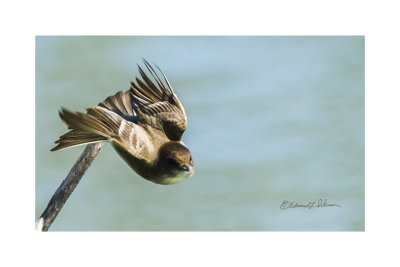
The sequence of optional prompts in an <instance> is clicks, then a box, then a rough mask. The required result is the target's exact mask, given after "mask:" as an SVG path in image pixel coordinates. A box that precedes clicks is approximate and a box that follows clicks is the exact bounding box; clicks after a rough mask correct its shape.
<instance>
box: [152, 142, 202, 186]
mask: <svg viewBox="0 0 400 267" xmlns="http://www.w3.org/2000/svg"><path fill="white" fill-rule="evenodd" d="M157 165H158V166H157V167H158V168H159V170H161V171H162V172H163V173H164V174H163V175H162V176H161V177H162V179H161V180H160V181H159V183H160V184H175V183H178V182H181V181H183V180H185V179H186V178H188V177H190V176H192V175H193V173H194V162H193V160H192V156H191V154H190V151H189V149H187V147H185V145H183V144H182V143H181V142H175V141H171V142H168V143H166V144H164V145H163V146H162V147H161V148H160V150H159V158H158V164H157Z"/></svg>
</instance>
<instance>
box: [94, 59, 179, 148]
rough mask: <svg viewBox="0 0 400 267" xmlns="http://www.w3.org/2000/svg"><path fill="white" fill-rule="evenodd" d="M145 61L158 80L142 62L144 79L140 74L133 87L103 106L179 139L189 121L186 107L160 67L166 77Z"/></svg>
mask: <svg viewBox="0 0 400 267" xmlns="http://www.w3.org/2000/svg"><path fill="white" fill-rule="evenodd" d="M144 64H145V66H146V68H147V70H148V71H149V72H150V74H151V76H152V77H153V80H154V81H153V80H152V79H150V78H149V76H148V75H147V74H146V73H145V72H144V71H143V70H142V68H140V66H138V67H139V72H140V75H141V77H142V79H143V80H141V79H139V78H136V82H133V81H132V82H131V88H130V90H128V91H126V92H121V91H120V92H118V93H117V94H115V95H113V96H109V97H107V99H106V100H104V101H103V102H101V103H100V104H99V106H100V107H103V108H106V109H108V110H111V111H113V112H115V113H117V114H118V115H120V116H121V117H123V118H124V119H126V120H128V121H131V122H134V123H136V124H139V125H144V124H147V125H150V126H151V127H152V128H155V129H158V130H161V131H163V132H164V133H165V135H166V136H167V137H168V139H170V140H172V141H179V140H180V139H181V137H182V134H183V132H184V131H185V130H186V125H187V120H186V114H185V109H184V108H183V106H182V104H181V102H180V101H179V99H178V97H177V96H176V94H175V93H174V91H173V90H172V88H171V85H170V83H169V82H168V80H167V77H165V74H164V73H163V72H162V71H161V70H160V68H158V67H157V68H158V70H159V72H160V73H161V74H162V77H163V80H164V81H163V80H161V78H160V77H159V76H158V74H157V72H156V71H155V70H154V68H153V67H152V66H151V65H150V64H149V63H148V62H147V61H146V60H144Z"/></svg>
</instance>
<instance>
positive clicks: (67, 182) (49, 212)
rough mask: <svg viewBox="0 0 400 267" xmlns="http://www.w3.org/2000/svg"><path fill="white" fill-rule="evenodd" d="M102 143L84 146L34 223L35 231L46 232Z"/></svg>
mask: <svg viewBox="0 0 400 267" xmlns="http://www.w3.org/2000/svg"><path fill="white" fill-rule="evenodd" d="M103 144H104V142H98V143H94V144H89V145H87V146H86V148H85V150H84V151H83V153H82V154H81V156H80V157H79V159H78V160H77V161H76V162H75V164H74V166H73V167H72V169H71V170H70V171H69V173H68V175H67V177H66V178H65V179H64V181H63V182H62V183H61V185H60V186H59V187H58V188H57V190H56V192H55V193H54V195H53V197H52V198H51V199H50V202H49V204H48V205H47V208H46V209H45V210H44V212H43V213H42V215H41V216H40V218H39V219H38V220H37V221H36V231H40V232H43V231H47V230H48V229H49V227H50V226H51V224H52V223H53V221H54V219H55V218H56V217H57V215H58V213H59V212H60V211H61V209H62V207H63V206H64V204H65V202H66V201H67V199H68V198H69V196H70V195H71V194H72V192H73V191H74V189H75V187H76V186H77V185H78V183H79V181H80V180H81V178H82V176H83V174H84V173H85V172H86V170H87V169H88V168H89V167H90V164H92V162H93V160H94V158H95V157H96V156H97V154H98V153H99V152H100V150H101V148H102V146H103Z"/></svg>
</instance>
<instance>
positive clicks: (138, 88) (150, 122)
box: [51, 60, 194, 184]
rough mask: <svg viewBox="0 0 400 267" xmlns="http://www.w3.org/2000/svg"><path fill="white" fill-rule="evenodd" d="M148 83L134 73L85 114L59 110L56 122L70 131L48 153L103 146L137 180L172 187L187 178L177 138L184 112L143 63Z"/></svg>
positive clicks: (189, 164) (188, 167)
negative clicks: (128, 84)
mask: <svg viewBox="0 0 400 267" xmlns="http://www.w3.org/2000/svg"><path fill="white" fill-rule="evenodd" d="M144 64H145V66H146V68H147V70H148V71H149V72H150V74H151V76H152V77H153V80H154V81H153V80H152V79H150V78H149V76H147V74H146V73H145V72H144V71H143V70H142V69H141V68H140V67H139V72H140V75H141V77H142V79H143V80H141V79H139V78H136V83H135V82H131V88H130V90H128V91H126V92H122V91H120V92H118V93H116V94H115V95H113V96H109V97H107V98H106V100H104V101H103V102H101V103H100V104H99V105H98V106H96V107H93V108H87V109H86V113H81V112H71V111H69V110H67V109H65V108H62V109H61V111H60V118H61V119H62V120H63V121H64V122H65V123H66V124H67V125H68V128H69V129H71V131H69V132H67V133H66V134H64V135H62V136H60V138H59V140H57V141H56V142H55V143H56V144H57V146H56V147H54V148H53V149H52V150H51V151H56V150H61V149H64V148H69V147H73V146H77V145H83V144H88V143H94V142H99V141H104V140H109V141H110V142H111V144H112V146H113V147H114V149H115V150H116V151H117V152H118V154H119V155H120V156H121V157H122V158H123V159H124V160H125V162H126V163H127V164H128V165H129V166H130V167H131V168H132V169H133V170H135V171H136V172H137V173H138V174H139V175H140V176H142V177H143V178H145V179H147V180H150V181H152V182H155V183H159V184H173V183H177V182H180V181H182V180H184V179H185V178H187V177H189V176H191V175H192V174H193V172H194V164H193V161H192V158H191V154H190V151H189V150H188V149H187V148H186V146H185V145H184V144H183V143H182V141H181V137H182V134H183V132H184V131H185V129H186V126H187V120H186V114H185V110H184V108H183V106H182V104H181V102H180V101H179V99H178V97H177V96H176V95H175V94H174V92H173V90H172V88H171V85H170V83H169V82H168V80H167V78H166V77H165V75H164V73H163V72H162V71H161V70H160V69H159V68H158V67H157V68H158V70H159V72H160V73H161V74H162V77H163V80H162V79H161V78H160V77H159V76H158V74H157V72H156V71H155V70H154V68H153V67H152V66H151V65H150V64H149V63H148V62H147V61H146V60H144Z"/></svg>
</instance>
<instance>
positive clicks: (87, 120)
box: [51, 107, 121, 151]
mask: <svg viewBox="0 0 400 267" xmlns="http://www.w3.org/2000/svg"><path fill="white" fill-rule="evenodd" d="M59 114H60V118H61V119H62V120H63V121H64V122H65V123H66V124H67V125H68V128H69V129H71V131H69V132H68V133H66V134H64V135H62V136H60V138H59V139H58V140H57V141H56V142H55V143H56V144H57V146H56V147H54V148H53V149H51V151H57V150H61V149H64V148H69V147H73V146H78V145H83V144H90V143H96V142H100V141H105V140H107V139H110V138H113V137H115V136H116V135H118V129H119V126H120V123H121V117H119V116H118V115H117V114H115V113H113V112H112V111H109V110H106V109H104V108H101V107H96V108H88V109H87V113H86V114H85V113H81V112H71V111H69V110H67V109H65V108H62V109H61V111H60V112H59Z"/></svg>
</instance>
